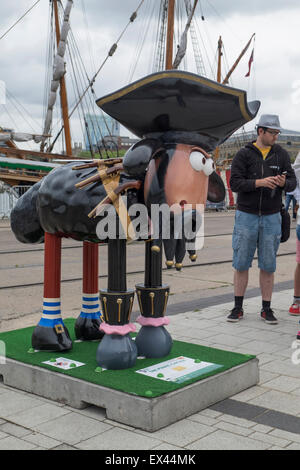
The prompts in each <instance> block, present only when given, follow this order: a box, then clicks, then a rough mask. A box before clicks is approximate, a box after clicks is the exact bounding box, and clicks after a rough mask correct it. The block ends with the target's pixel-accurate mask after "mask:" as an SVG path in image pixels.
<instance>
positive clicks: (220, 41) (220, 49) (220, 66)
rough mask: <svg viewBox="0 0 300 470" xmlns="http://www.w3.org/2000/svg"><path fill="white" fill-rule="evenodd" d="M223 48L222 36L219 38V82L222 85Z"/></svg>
mask: <svg viewBox="0 0 300 470" xmlns="http://www.w3.org/2000/svg"><path fill="white" fill-rule="evenodd" d="M222 47H223V42H222V38H221V36H220V37H219V41H218V71H217V82H218V83H221V72H222V55H223V53H222Z"/></svg>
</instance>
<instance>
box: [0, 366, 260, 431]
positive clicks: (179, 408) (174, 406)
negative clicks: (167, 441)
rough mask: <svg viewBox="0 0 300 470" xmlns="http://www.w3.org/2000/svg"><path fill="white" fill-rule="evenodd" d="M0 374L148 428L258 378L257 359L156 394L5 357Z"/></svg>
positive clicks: (167, 422)
mask: <svg viewBox="0 0 300 470" xmlns="http://www.w3.org/2000/svg"><path fill="white" fill-rule="evenodd" d="M0 376H2V377H3V382H4V384H5V385H8V386H11V387H14V388H17V389H19V390H23V391H26V392H29V393H33V394H35V395H39V396H41V397H44V398H48V399H51V400H55V401H57V402H59V403H64V404H67V405H69V406H71V407H73V408H77V409H82V408H86V407H87V406H89V405H95V406H98V407H101V408H105V410H106V416H107V418H108V419H111V420H113V421H117V422H119V423H123V424H127V425H129V426H133V427H135V428H140V429H143V430H145V431H149V432H154V431H157V430H158V429H161V428H163V427H165V426H168V425H170V424H172V423H174V422H176V421H179V420H180V419H183V418H186V417H187V416H190V415H192V414H194V413H197V412H198V411H201V410H203V409H204V408H207V407H208V406H210V405H213V404H215V403H217V402H219V401H221V400H224V399H225V398H228V397H231V396H233V395H235V394H237V393H239V392H241V391H242V390H245V389H247V388H249V387H251V386H253V385H256V384H257V383H258V381H259V372H258V359H256V358H254V359H251V360H250V361H248V362H246V363H244V364H241V365H239V366H236V367H233V368H232V369H229V370H227V371H225V372H221V373H219V374H216V375H213V376H211V377H208V378H206V379H203V380H199V381H198V382H195V383H193V384H191V385H187V386H186V387H183V388H180V389H179V390H176V391H173V392H170V393H166V394H164V395H161V396H160V397H155V398H144V397H139V396H136V395H130V394H128V393H124V392H120V391H117V390H114V389H111V388H106V387H103V386H100V385H95V384H92V383H89V382H86V381H83V380H79V379H76V378H73V377H70V376H66V375H63V374H60V373H57V372H52V371H49V370H47V369H43V368H41V367H37V366H32V365H29V364H24V363H22V362H19V361H15V360H13V359H9V358H6V363H5V364H0ZM0 378H1V377H0Z"/></svg>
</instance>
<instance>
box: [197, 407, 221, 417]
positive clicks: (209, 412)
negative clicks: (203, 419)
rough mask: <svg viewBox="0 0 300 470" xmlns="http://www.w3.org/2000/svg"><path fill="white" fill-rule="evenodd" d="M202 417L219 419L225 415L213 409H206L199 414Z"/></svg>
mask: <svg viewBox="0 0 300 470" xmlns="http://www.w3.org/2000/svg"><path fill="white" fill-rule="evenodd" d="M199 414H200V415H203V416H208V417H210V418H219V417H221V416H222V415H223V413H221V412H219V411H216V410H213V409H211V408H205V409H204V410H202V411H200V412H199Z"/></svg>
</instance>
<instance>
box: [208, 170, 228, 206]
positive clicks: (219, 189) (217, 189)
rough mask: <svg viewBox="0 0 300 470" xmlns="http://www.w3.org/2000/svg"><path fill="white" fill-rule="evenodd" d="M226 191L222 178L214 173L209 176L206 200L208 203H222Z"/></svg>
mask: <svg viewBox="0 0 300 470" xmlns="http://www.w3.org/2000/svg"><path fill="white" fill-rule="evenodd" d="M225 195H226V190H225V186H224V183H223V180H222V178H221V177H220V176H219V175H218V173H216V172H215V171H214V172H213V173H212V174H211V175H209V179H208V191H207V200H208V201H210V202H222V201H224V199H225Z"/></svg>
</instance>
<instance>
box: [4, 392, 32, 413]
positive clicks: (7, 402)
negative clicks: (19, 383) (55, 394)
mask: <svg viewBox="0 0 300 470" xmlns="http://www.w3.org/2000/svg"><path fill="white" fill-rule="evenodd" d="M40 404H41V402H40V400H38V399H36V398H32V397H30V396H28V395H25V394H22V393H16V392H13V391H7V392H6V393H3V394H2V395H1V400H0V416H1V418H7V417H8V416H10V415H12V414H16V413H19V412H22V411H24V410H28V409H31V408H34V407H36V406H39V405H40Z"/></svg>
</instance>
